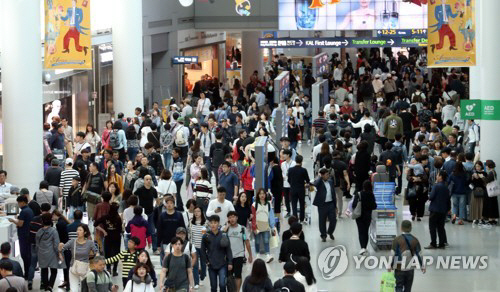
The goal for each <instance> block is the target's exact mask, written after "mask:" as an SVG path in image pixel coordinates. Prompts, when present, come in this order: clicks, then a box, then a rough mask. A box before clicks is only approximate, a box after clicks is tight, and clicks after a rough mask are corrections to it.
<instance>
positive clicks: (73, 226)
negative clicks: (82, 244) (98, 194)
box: [66, 210, 83, 240]
mask: <svg viewBox="0 0 500 292" xmlns="http://www.w3.org/2000/svg"><path fill="white" fill-rule="evenodd" d="M82 218H83V212H82V210H75V211H74V212H73V219H74V221H73V222H72V223H70V224H68V226H67V227H66V231H67V232H68V240H71V239H76V238H77V237H78V236H77V233H76V230H77V229H78V226H80V224H81V223H82Z"/></svg>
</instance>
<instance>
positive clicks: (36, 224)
mask: <svg viewBox="0 0 500 292" xmlns="http://www.w3.org/2000/svg"><path fill="white" fill-rule="evenodd" d="M50 208H51V205H50V204H48V203H43V204H42V205H41V206H40V210H41V214H40V215H38V216H35V217H33V219H32V220H31V222H30V243H31V264H30V268H29V274H28V288H30V289H32V287H33V278H34V277H35V269H36V267H37V264H38V250H37V248H36V244H37V241H36V233H37V232H38V230H40V229H41V228H42V227H43V222H42V215H43V214H47V213H50Z"/></svg>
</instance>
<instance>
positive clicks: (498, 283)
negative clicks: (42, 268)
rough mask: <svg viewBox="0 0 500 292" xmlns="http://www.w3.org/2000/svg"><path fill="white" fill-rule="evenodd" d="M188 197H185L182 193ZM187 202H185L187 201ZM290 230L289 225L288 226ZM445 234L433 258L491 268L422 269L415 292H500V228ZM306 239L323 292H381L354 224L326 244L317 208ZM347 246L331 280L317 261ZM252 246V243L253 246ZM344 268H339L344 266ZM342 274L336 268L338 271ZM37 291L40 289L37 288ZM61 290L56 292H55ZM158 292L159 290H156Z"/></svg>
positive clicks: (275, 273)
mask: <svg viewBox="0 0 500 292" xmlns="http://www.w3.org/2000/svg"><path fill="white" fill-rule="evenodd" d="M299 152H301V153H303V154H304V158H305V159H304V161H305V163H304V167H306V168H307V169H308V170H309V174H310V175H311V174H312V160H311V159H310V153H311V146H308V145H307V144H302V145H299ZM183 197H185V194H184V193H183ZM184 199H185V198H184ZM402 201H403V200H402V199H401V198H397V199H396V204H397V207H398V212H397V218H398V224H399V223H400V222H401V220H403V219H409V218H410V216H409V212H408V207H407V206H403V202H402ZM347 203H348V202H347V200H344V208H345V207H346V206H347ZM284 228H288V226H284V227H283V228H282V230H284ZM445 228H446V232H447V236H448V242H449V244H450V246H449V247H448V248H446V249H445V250H431V251H429V250H425V251H424V255H427V256H432V257H433V258H434V259H435V261H437V258H435V257H437V256H469V255H473V256H487V257H488V259H487V268H486V269H483V270H479V269H476V270H464V269H458V270H446V269H443V268H440V269H437V267H436V265H435V264H433V265H431V266H428V268H427V271H426V273H425V274H422V272H421V271H420V270H418V271H415V277H414V282H413V289H412V291H422V292H423V291H477V292H482V291H499V289H500V288H499V287H500V278H497V275H498V271H499V269H500V259H499V256H500V248H499V246H500V244H499V242H500V227H493V228H491V229H485V228H478V227H473V226H472V225H471V223H466V225H464V226H458V225H452V224H451V223H446V226H445ZM304 233H305V235H306V241H307V243H308V244H309V250H310V251H311V265H312V267H313V269H314V273H315V277H316V280H317V286H318V291H332V292H333V291H335V292H344V291H345V292H355V291H356V292H364V291H367V292H368V291H380V279H381V276H382V273H383V272H384V271H385V269H384V268H375V269H368V268H367V267H366V266H368V267H369V266H372V265H376V264H375V261H376V259H370V261H368V262H363V264H362V265H361V268H360V269H356V262H355V260H354V259H353V257H354V256H357V255H358V252H359V250H360V246H359V241H358V234H357V227H356V223H355V221H354V220H351V219H349V218H345V217H343V218H342V219H340V220H339V221H338V222H337V228H336V230H335V233H334V235H335V240H334V241H331V240H330V239H328V240H327V242H321V239H320V236H319V230H318V225H317V211H316V209H315V208H313V212H312V225H310V226H309V225H305V226H304ZM412 234H413V235H415V236H416V237H417V238H418V239H419V241H420V244H421V245H422V248H423V247H424V246H427V245H428V244H429V243H430V236H429V225H428V217H424V218H423V220H422V221H421V222H416V221H415V222H413V231H412ZM339 245H342V246H345V247H346V251H347V258H348V267H347V270H346V271H345V272H344V273H343V274H341V275H339V276H338V277H335V278H334V279H332V280H326V279H324V278H323V276H322V274H321V272H320V268H319V267H318V257H319V255H320V253H321V252H322V251H323V250H324V249H326V248H328V247H335V246H339ZM252 247H253V244H252ZM368 250H369V254H370V255H372V256H373V255H374V256H377V257H378V256H387V255H389V252H388V251H375V250H374V249H373V247H372V246H370V244H369V247H368ZM271 252H272V253H273V255H274V257H275V260H274V261H273V262H271V263H270V264H268V272H269V274H270V277H271V279H272V280H273V282H274V281H276V280H277V279H278V278H280V277H282V275H283V269H282V266H283V265H282V264H280V263H279V262H278V261H277V257H278V253H279V249H278V248H276V249H274V250H271ZM153 264H154V265H155V267H157V269H156V272H157V274H159V272H160V271H161V268H160V263H159V257H158V256H154V257H153ZM339 266H340V265H339ZM250 270H251V265H250V264H247V265H245V267H244V269H243V278H244V277H246V276H247V275H248V274H249V273H250ZM335 272H337V269H335V271H334V273H335ZM39 279H40V274H39V273H37V274H36V281H35V283H34V287H37V288H38V287H39ZM115 280H116V281H115V282H119V283H121V279H119V278H116V279H115ZM59 281H62V272H61V271H60V272H59V275H58V281H57V282H56V284H57V283H59ZM34 291H37V290H36V289H35V290H34ZM55 291H56V290H55ZM157 291H158V288H157ZM197 291H200V292H205V291H210V283H209V280H208V277H207V279H205V281H204V282H203V285H202V286H200V287H199V289H198V290H197Z"/></svg>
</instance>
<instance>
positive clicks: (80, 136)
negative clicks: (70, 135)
mask: <svg viewBox="0 0 500 292" xmlns="http://www.w3.org/2000/svg"><path fill="white" fill-rule="evenodd" d="M75 142H76V143H75V148H74V150H73V154H74V157H73V160H74V161H76V160H77V159H82V158H83V157H82V156H83V151H84V150H88V151H89V153H90V150H91V147H90V144H89V143H87V142H86V141H85V133H84V132H78V133H76V137H75Z"/></svg>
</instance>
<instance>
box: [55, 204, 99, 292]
mask: <svg viewBox="0 0 500 292" xmlns="http://www.w3.org/2000/svg"><path fill="white" fill-rule="evenodd" d="M75 212H80V211H75ZM75 217H76V215H75ZM76 234H77V237H76V238H74V239H71V240H69V241H68V242H66V243H65V244H64V243H62V242H61V243H59V252H64V251H65V250H69V251H71V255H72V258H71V265H70V266H71V268H70V269H69V287H70V288H69V290H70V291H80V287H81V281H82V280H83V278H84V277H85V276H86V275H87V272H88V265H87V269H86V270H84V271H82V270H81V268H80V267H79V266H83V267H84V266H85V264H88V263H89V261H90V257H91V255H96V254H97V246H96V245H95V244H94V242H93V241H92V239H91V235H90V230H89V227H88V226H87V225H86V224H82V223H80V225H78V228H77V230H76Z"/></svg>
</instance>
